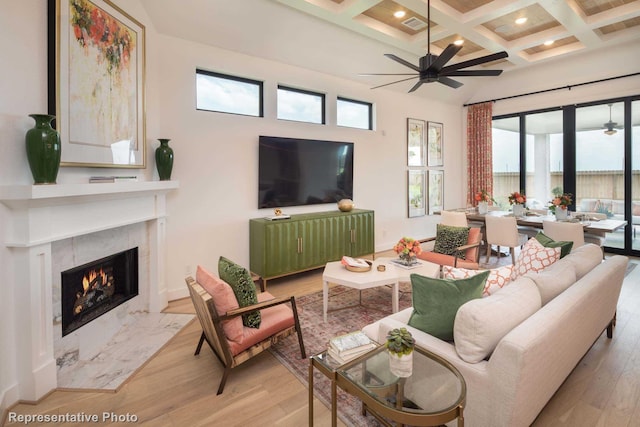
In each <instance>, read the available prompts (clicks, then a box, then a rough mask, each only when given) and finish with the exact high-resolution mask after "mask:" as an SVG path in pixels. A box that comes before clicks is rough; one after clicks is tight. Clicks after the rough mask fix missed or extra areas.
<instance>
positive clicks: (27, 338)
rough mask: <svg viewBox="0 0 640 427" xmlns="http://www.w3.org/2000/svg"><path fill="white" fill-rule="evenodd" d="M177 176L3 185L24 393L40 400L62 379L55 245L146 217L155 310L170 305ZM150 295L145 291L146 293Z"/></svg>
mask: <svg viewBox="0 0 640 427" xmlns="http://www.w3.org/2000/svg"><path fill="white" fill-rule="evenodd" d="M178 186H179V184H178V182H177V181H145V182H118V183H100V184H59V185H9V186H0V203H3V204H4V205H6V206H7V207H8V208H9V221H10V224H8V226H7V235H6V241H5V242H4V244H5V245H6V246H7V247H8V248H10V253H11V255H10V256H11V259H10V260H9V261H10V263H9V265H11V266H12V267H13V280H12V283H13V284H12V286H14V287H15V289H14V295H15V301H16V307H15V313H16V315H15V324H16V325H21V327H20V334H19V338H18V342H17V348H16V360H17V361H18V372H17V377H18V382H19V389H20V399H23V400H34V401H35V400H37V399H39V398H41V397H43V396H44V395H45V394H46V393H48V392H49V391H51V390H53V389H55V388H56V387H57V372H56V360H55V357H54V352H55V350H54V333H53V330H54V322H53V321H52V319H54V317H55V316H54V310H53V282H54V271H53V270H54V269H55V268H54V266H53V259H54V257H52V247H55V246H56V245H58V244H59V243H58V242H60V243H64V241H65V240H67V239H72V238H75V237H77V236H83V235H86V234H90V233H96V232H105V230H114V231H115V230H116V229H120V228H122V227H128V226H131V225H133V224H140V223H145V225H144V228H146V233H147V237H146V239H145V240H146V241H147V242H148V246H149V247H148V264H149V268H148V278H147V280H148V288H149V290H148V300H147V301H148V302H146V303H145V304H146V305H147V308H146V309H148V311H149V312H160V311H161V310H162V309H163V308H165V307H166V305H167V295H166V284H165V273H164V269H163V268H162V266H163V265H164V257H165V224H166V194H167V193H168V192H169V191H171V190H175V189H177V188H178ZM145 299H147V298H145Z"/></svg>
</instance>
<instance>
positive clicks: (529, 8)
mask: <svg viewBox="0 0 640 427" xmlns="http://www.w3.org/2000/svg"><path fill="white" fill-rule="evenodd" d="M273 1H276V2H279V3H282V4H285V5H287V6H289V7H292V8H295V9H297V10H299V11H302V12H304V13H308V14H311V15H313V16H316V17H318V18H320V19H323V20H326V21H329V22H332V23H334V24H336V25H339V26H341V27H343V28H346V29H348V30H350V31H355V32H357V33H360V34H362V35H364V36H367V37H371V38H374V39H377V40H379V41H382V42H385V43H387V44H389V45H391V46H395V47H397V48H400V49H403V50H406V51H408V52H411V53H414V54H416V55H419V56H423V55H424V54H425V53H426V51H427V18H426V16H427V1H426V0H273ZM395 12H403V13H404V14H403V15H402V16H401V17H395V16H394V13H395ZM519 19H522V20H523V21H524V22H521V21H519ZM456 40H462V41H463V42H464V44H463V48H462V49H461V50H460V51H459V52H458V54H457V55H456V56H455V57H454V58H453V59H452V60H451V61H450V63H451V64H453V63H456V62H461V61H466V60H469V59H473V58H477V57H480V56H484V55H488V54H491V53H495V52H499V51H502V50H505V51H507V52H508V53H509V58H508V59H506V60H501V61H500V62H501V63H500V64H499V67H498V68H503V69H505V70H509V69H515V68H518V67H523V66H527V65H530V64H535V63H538V62H541V61H545V60H549V59H552V58H554V57H559V56H561V55H565V54H567V53H570V52H576V51H585V52H586V51H589V50H593V49H598V48H602V47H604V46H612V45H614V44H618V43H623V42H627V41H629V40H638V41H639V54H640V0H567V1H560V0H538V1H532V0H432V1H431V52H432V53H435V54H439V53H440V52H441V51H442V50H444V48H446V46H447V45H448V44H449V43H452V42H454V41H456ZM488 65H489V66H491V67H493V66H494V65H496V64H488ZM493 68H495V67H493ZM372 71H373V70H372Z"/></svg>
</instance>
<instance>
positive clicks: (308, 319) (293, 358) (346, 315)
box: [271, 283, 411, 427]
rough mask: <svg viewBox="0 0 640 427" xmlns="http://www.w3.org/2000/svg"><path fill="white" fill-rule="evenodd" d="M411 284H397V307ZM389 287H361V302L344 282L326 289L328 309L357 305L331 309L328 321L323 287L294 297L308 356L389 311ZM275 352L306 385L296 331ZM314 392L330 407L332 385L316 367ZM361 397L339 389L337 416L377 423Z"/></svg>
mask: <svg viewBox="0 0 640 427" xmlns="http://www.w3.org/2000/svg"><path fill="white" fill-rule="evenodd" d="M410 290H411V286H410V284H409V283H401V284H400V291H401V293H400V309H401V310H402V309H404V308H406V307H409V306H410V305H411V293H410ZM391 296H392V289H391V287H387V286H382V287H379V288H373V289H366V290H363V291H362V304H363V306H360V305H356V304H358V302H359V297H360V296H359V292H358V291H357V290H355V289H351V288H347V287H344V286H335V287H333V288H331V289H330V292H329V310H334V309H336V308H342V307H348V306H351V305H356V306H355V307H353V308H345V309H343V310H336V311H330V312H329V314H328V319H327V323H324V322H323V320H322V291H319V292H315V293H312V294H309V295H304V296H301V297H296V305H297V307H298V315H299V317H300V324H301V326H302V336H303V338H304V345H305V348H306V350H307V356H310V355H313V354H317V353H320V352H322V351H323V350H325V349H326V348H327V346H328V344H329V339H331V338H333V337H335V336H337V335H342V334H345V333H347V332H352V331H356V330H359V329H362V327H364V326H365V325H367V324H369V323H372V322H374V321H376V320H378V319H381V318H382V317H384V316H386V315H388V314H390V313H391ZM271 351H272V353H273V354H274V356H275V357H276V358H277V359H278V360H279V361H280V362H281V363H282V364H283V365H284V366H286V367H287V369H289V370H290V371H291V372H292V373H293V374H294V375H295V376H296V377H297V378H298V379H299V380H300V381H301V382H302V383H303V384H305V385H306V386H308V383H309V381H308V375H309V361H308V360H307V359H300V348H299V347H298V340H297V337H296V336H295V335H292V336H289V337H287V338H286V339H285V340H282V341H281V342H279V343H278V344H277V345H276V346H274V347H272V349H271ZM313 381H314V393H315V396H316V398H318V399H319V400H320V401H321V402H323V403H324V404H325V405H326V406H327V407H330V402H331V388H330V387H331V386H330V382H329V380H328V379H327V378H326V377H325V376H324V375H323V374H321V373H320V372H319V371H317V370H315V372H314V380H313ZM360 409H361V404H360V400H358V399H356V398H355V397H353V396H350V395H349V394H347V393H345V392H343V391H342V390H340V389H338V416H339V417H340V419H341V420H342V421H343V422H344V423H345V424H346V425H347V426H357V427H360V426H379V423H378V422H377V421H376V420H375V419H374V418H373V417H371V416H370V415H368V416H367V417H363V416H362V415H361V414H360Z"/></svg>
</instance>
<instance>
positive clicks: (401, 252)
mask: <svg viewBox="0 0 640 427" xmlns="http://www.w3.org/2000/svg"><path fill="white" fill-rule="evenodd" d="M393 250H394V251H395V253H397V254H398V258H400V260H401V261H402V262H403V263H404V264H405V265H407V266H410V265H412V264H414V263H415V262H416V261H417V260H416V258H417V257H418V255H420V254H421V253H422V248H421V247H420V242H419V241H418V240H415V239H412V238H411V237H403V238H402V239H400V241H398V243H396V244H395V246H394V247H393Z"/></svg>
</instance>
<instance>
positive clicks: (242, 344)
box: [229, 292, 295, 356]
mask: <svg viewBox="0 0 640 427" xmlns="http://www.w3.org/2000/svg"><path fill="white" fill-rule="evenodd" d="M273 298H274V297H273V295H271V294H270V293H269V292H262V293H260V294H258V302H263V301H267V300H270V299H273ZM260 314H261V316H262V321H261V322H260V327H259V328H257V329H256V328H247V327H244V326H243V327H242V339H241V340H240V341H239V342H235V341H230V342H229V347H230V348H231V354H233V355H234V356H235V355H236V354H238V353H240V352H242V351H244V350H246V349H248V348H249V347H251V346H252V345H255V344H258V343H259V342H261V341H264V340H265V339H267V338H269V337H270V336H271V335H274V334H276V333H278V332H280V331H282V330H284V329H287V328H290V327H292V326H294V325H295V321H294V319H293V310H292V309H291V307H289V306H288V305H286V304H279V305H276V306H273V307H269V308H265V309H264V310H260ZM240 324H241V325H242V323H240Z"/></svg>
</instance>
